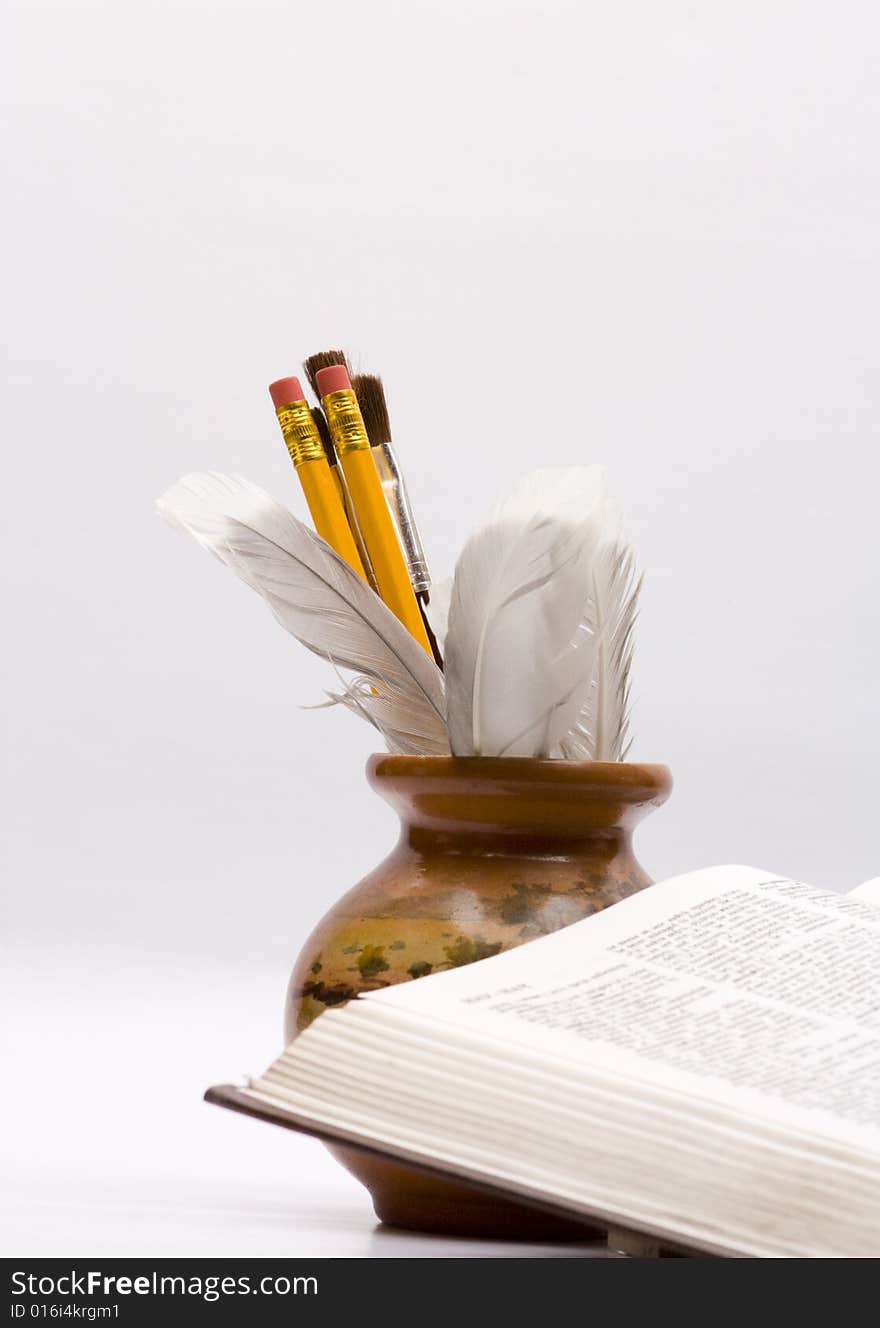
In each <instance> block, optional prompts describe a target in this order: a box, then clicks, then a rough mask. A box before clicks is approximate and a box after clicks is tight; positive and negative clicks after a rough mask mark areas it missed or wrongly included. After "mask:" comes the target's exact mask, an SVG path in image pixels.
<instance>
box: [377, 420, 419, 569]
mask: <svg viewBox="0 0 880 1328" xmlns="http://www.w3.org/2000/svg"><path fill="white" fill-rule="evenodd" d="M373 460H374V461H375V462H376V469H377V470H378V472H379V478H380V480H381V481H382V489H383V491H384V493H385V497H386V499H387V501H388V506H389V507H390V508H391V512H392V515H393V516H394V519H395V525H396V526H397V529H398V532H399V534H400V542H401V544H402V546H403V554H404V557H405V558H406V564H407V567H408V569H409V577H410V580H411V581H412V588H413V590H414V591H415V592H416V594H417V595H423V594H426V593H427V592H428V591H429V590H430V589H431V571H430V568H429V567H428V560H427V558H426V557H425V550H424V546H423V545H422V540H421V536H420V535H419V529H418V526H417V525H416V522H415V518H414V517H413V513H412V505H411V503H410V501H409V494H408V493H407V489H406V484H405V482H404V479H403V474H402V472H401V469H400V464H399V462H398V460H397V454H396V453H395V451H394V447H393V444H392V443H390V442H385V443H377V444H375V445H374V447H373Z"/></svg>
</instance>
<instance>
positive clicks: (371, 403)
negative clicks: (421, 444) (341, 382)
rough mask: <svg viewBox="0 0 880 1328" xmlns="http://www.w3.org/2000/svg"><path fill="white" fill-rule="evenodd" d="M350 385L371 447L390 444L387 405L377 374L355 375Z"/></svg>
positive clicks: (380, 380) (389, 423)
mask: <svg viewBox="0 0 880 1328" xmlns="http://www.w3.org/2000/svg"><path fill="white" fill-rule="evenodd" d="M351 385H352V387H353V388H354V393H355V396H356V397H357V399H358V405H359V406H360V408H361V414H362V415H363V417H364V425H365V426H366V430H367V437H368V438H369V440H370V442H371V443H372V445H373V447H378V446H379V445H380V444H381V443H390V442H391V421H390V420H389V418H388V403H387V402H386V400H385V389H384V387H383V386H382V379H381V378H380V377H379V375H378V374H355V376H354V378H352V380H351Z"/></svg>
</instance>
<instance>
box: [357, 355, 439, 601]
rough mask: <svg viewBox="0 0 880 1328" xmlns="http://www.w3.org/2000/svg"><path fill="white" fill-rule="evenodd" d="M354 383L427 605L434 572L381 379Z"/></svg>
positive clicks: (408, 560)
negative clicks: (397, 450)
mask: <svg viewBox="0 0 880 1328" xmlns="http://www.w3.org/2000/svg"><path fill="white" fill-rule="evenodd" d="M351 381H352V387H353V388H354V390H355V395H356V396H357V399H358V405H359V406H360V408H361V414H362V415H363V417H364V424H365V425H366V429H367V435H368V437H369V439H370V446H371V448H372V450H373V460H374V461H375V463H376V469H377V470H378V472H379V478H380V479H381V481H382V488H383V490H384V492H385V498H386V500H387V502H388V506H389V507H390V508H391V515H392V516H393V518H394V523H395V525H396V526H397V530H398V533H399V535H400V543H401V546H402V548H403V553H404V557H405V558H406V564H407V568H408V570H409V576H410V580H411V582H412V588H413V590H414V591H415V593H416V597H417V598H418V599H419V600H420V602H421V603H423V604H427V603H428V599H429V592H430V589H431V573H430V571H429V569H428V562H427V559H426V558H425V550H424V547H423V545H422V541H421V537H420V535H419V530H418V526H417V525H416V522H415V518H414V516H413V511H412V504H411V503H410V500H409V494H408V493H407V489H406V484H405V483H404V480H403V475H402V473H401V469H400V464H399V462H398V460H397V455H396V453H395V451H394V444H393V442H392V438H391V420H390V419H389V416H388V403H387V401H386V399H385V389H384V387H383V386H382V379H381V378H380V377H379V375H378V374H355V376H354V377H353V378H352V380H351Z"/></svg>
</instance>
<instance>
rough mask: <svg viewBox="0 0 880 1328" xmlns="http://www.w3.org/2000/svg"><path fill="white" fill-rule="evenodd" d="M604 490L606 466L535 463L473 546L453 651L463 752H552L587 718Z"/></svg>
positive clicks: (450, 698) (458, 599)
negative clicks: (566, 466)
mask: <svg viewBox="0 0 880 1328" xmlns="http://www.w3.org/2000/svg"><path fill="white" fill-rule="evenodd" d="M604 500H605V471H604V469H603V468H602V467H600V466H584V467H575V468H572V469H569V470H541V471H535V472H533V473H532V474H531V475H528V476H526V477H525V478H524V479H523V480H522V481H521V482H520V484H519V485H518V487H517V488H516V490H515V491H514V492H513V493H512V494H511V495H510V497H508V498H507V499H505V500H503V501H502V503H501V504H499V506H498V507H497V508H496V511H495V514H494V517H493V518H492V520H491V521H490V522H489V523H488V524H487V525H486V526H484V527H482V529H480V530H478V531H477V532H476V533H475V534H474V535H472V536H471V538H470V539H469V540H468V542H467V544H466V545H465V548H464V550H463V552H462V554H461V557H460V558H459V560H458V564H457V566H456V570H455V581H454V585H453V591H452V600H451V604H450V611H449V630H448V634H447V637H446V643H445V651H444V663H445V670H446V692H447V722H448V726H449V740H450V746H451V749H452V751H453V753H454V754H455V755H458V756H469V755H483V756H549V755H550V754H551V752H552V751H553V750H554V748H557V747H558V746H559V743H560V742H561V741H563V740H564V739H565V736H566V733H567V730H568V728H569V727H570V726H571V725H573V724H574V723H575V722H577V721H578V720H579V717H580V713H581V710H582V695H581V694H582V693H583V691H584V690H585V689H586V688H588V687H589V681H590V679H591V677H592V673H593V665H594V659H595V649H596V637H595V633H594V631H593V630H592V628H591V626H590V623H589V614H588V606H589V598H590V590H591V577H592V569H593V563H594V556H595V553H596V550H597V548H598V545H599V541H600V539H601V535H602V527H603V515H604V512H605V501H604ZM566 717H567V719H568V723H565V722H563V721H564V719H565V718H566Z"/></svg>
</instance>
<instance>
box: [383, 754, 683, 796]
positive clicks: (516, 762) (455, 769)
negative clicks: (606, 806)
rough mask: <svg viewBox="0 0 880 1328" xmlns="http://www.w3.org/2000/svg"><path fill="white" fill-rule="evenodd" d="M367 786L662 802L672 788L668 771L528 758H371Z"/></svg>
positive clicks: (646, 765)
mask: <svg viewBox="0 0 880 1328" xmlns="http://www.w3.org/2000/svg"><path fill="white" fill-rule="evenodd" d="M367 774H368V776H369V778H370V780H371V781H374V780H375V781H377V782H382V781H384V780H388V781H389V782H393V781H394V780H395V779H404V780H407V781H408V780H411V779H414V778H417V779H418V780H419V781H420V782H421V781H425V783H426V784H427V783H429V782H430V781H431V780H432V779H436V780H444V781H448V780H455V779H456V778H461V779H462V780H473V779H486V780H487V781H491V782H496V783H498V784H499V785H502V784H503V785H507V786H510V785H516V784H520V783H522V784H533V785H534V784H541V785H543V786H545V787H546V786H548V785H555V786H557V787H559V786H562V787H569V788H572V789H574V788H582V789H583V788H590V787H592V788H595V789H597V790H598V789H599V788H602V789H605V790H609V791H610V790H611V789H614V790H615V791H616V792H617V793H618V794H619V795H620V796H622V797H623V798H624V799H626V800H628V797H627V795H629V796H630V797H639V796H645V794H647V795H648V796H658V797H663V798H664V799H665V797H666V796H668V794H669V792H670V790H671V788H672V773H671V771H670V769H669V767H668V766H666V765H661V764H657V763H653V762H648V763H644V762H633V761H566V760H556V759H553V760H551V759H549V758H541V757H531V756H399V755H396V754H393V753H390V752H376V753H374V754H373V755H372V756H370V757H369V758H368V760H367Z"/></svg>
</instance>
